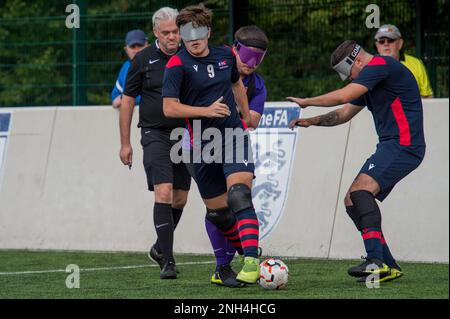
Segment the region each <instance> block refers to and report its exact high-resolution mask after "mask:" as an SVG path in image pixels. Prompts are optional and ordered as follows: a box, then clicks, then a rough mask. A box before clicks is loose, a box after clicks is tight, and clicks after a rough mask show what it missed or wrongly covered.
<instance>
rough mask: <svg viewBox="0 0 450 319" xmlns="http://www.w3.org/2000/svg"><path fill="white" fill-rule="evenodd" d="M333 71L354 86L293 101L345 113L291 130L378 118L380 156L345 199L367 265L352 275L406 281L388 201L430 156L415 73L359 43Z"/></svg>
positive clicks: (344, 50)
mask: <svg viewBox="0 0 450 319" xmlns="http://www.w3.org/2000/svg"><path fill="white" fill-rule="evenodd" d="M331 66H332V68H333V69H334V70H335V71H336V72H338V74H339V75H340V77H341V79H342V80H346V79H350V80H352V82H351V83H350V84H348V85H347V86H345V87H344V88H342V89H340V90H336V91H334V92H331V93H328V94H325V95H321V96H318V97H313V98H306V99H300V98H293V97H290V98H288V100H290V101H293V102H295V103H297V104H298V105H299V106H300V107H302V108H305V107H308V106H335V105H340V104H345V103H347V104H345V105H344V106H343V107H342V108H340V109H338V110H336V111H333V112H330V113H328V114H325V115H321V116H316V117H313V118H307V119H296V120H293V121H292V122H291V123H290V127H291V128H293V127H294V126H301V127H308V126H311V125H316V126H335V125H339V124H342V123H345V122H347V121H349V120H350V119H351V118H353V117H354V116H355V115H356V114H357V113H359V112H360V111H361V110H362V109H363V108H364V107H365V106H367V107H368V109H369V111H370V112H372V115H373V119H374V122H375V127H376V131H377V134H378V137H379V143H378V145H377V148H376V151H375V153H374V154H373V155H372V156H371V157H370V158H369V159H368V160H367V161H366V162H365V164H364V165H363V167H362V168H361V170H360V172H359V173H358V175H357V177H356V179H355V180H354V182H353V184H352V185H351V186H350V189H349V191H348V193H347V195H346V197H345V206H346V210H347V213H348V215H349V216H350V218H351V219H352V221H353V222H354V224H355V226H356V228H357V229H358V230H359V231H360V232H361V235H362V238H363V241H364V246H365V249H366V252H367V257H366V258H365V259H366V260H365V261H364V262H363V263H362V264H360V265H358V266H355V267H352V268H350V269H349V270H348V273H349V275H350V276H354V277H359V281H365V280H366V278H367V276H369V275H372V274H375V275H377V276H371V279H372V278H373V277H375V278H376V277H378V279H376V280H375V281H378V282H385V281H389V280H393V279H397V278H399V277H401V276H402V275H403V273H402V270H401V268H400V266H399V265H398V264H397V262H396V261H395V260H394V258H393V256H392V254H391V252H390V250H389V247H388V245H387V243H386V240H385V238H384V235H383V232H382V230H381V212H380V209H379V207H378V204H377V202H376V200H375V199H378V200H379V201H383V200H384V199H385V198H386V197H387V196H388V195H389V193H390V192H391V191H392V189H393V188H394V186H395V185H396V184H397V183H398V182H399V181H400V180H402V179H403V178H404V177H406V176H407V175H408V174H409V173H411V172H412V171H413V170H415V169H416V168H417V167H418V166H419V165H420V163H421V162H422V160H423V158H424V155H425V138H424V132H423V111H422V101H421V98H420V93H419V88H418V86H417V82H416V81H415V79H414V76H413V75H412V73H411V72H410V71H409V70H408V69H407V68H406V67H405V66H404V65H402V64H401V63H400V62H398V61H396V60H395V59H393V58H391V57H387V56H373V55H371V54H369V53H367V52H365V51H364V50H363V48H362V47H361V46H359V45H358V44H356V43H355V42H354V41H350V40H348V41H345V42H344V43H342V44H341V45H340V46H339V47H338V48H337V49H336V50H335V51H334V52H333V54H332V56H331Z"/></svg>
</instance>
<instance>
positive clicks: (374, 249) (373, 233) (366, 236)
mask: <svg viewBox="0 0 450 319" xmlns="http://www.w3.org/2000/svg"><path fill="white" fill-rule="evenodd" d="M361 235H362V238H363V240H364V247H365V248H366V252H367V258H370V259H372V258H376V259H378V260H383V246H382V245H381V237H382V234H381V228H375V227H371V228H364V229H363V230H362V231H361Z"/></svg>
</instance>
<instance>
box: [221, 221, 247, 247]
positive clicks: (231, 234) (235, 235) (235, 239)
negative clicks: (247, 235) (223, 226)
mask: <svg viewBox="0 0 450 319" xmlns="http://www.w3.org/2000/svg"><path fill="white" fill-rule="evenodd" d="M222 233H223V235H224V236H225V237H226V238H227V239H228V240H229V241H230V242H231V244H232V245H233V247H234V248H235V249H236V251H237V252H238V254H239V255H243V254H244V251H243V249H242V245H241V239H240V237H239V232H238V224H237V221H236V220H235V223H234V224H233V226H231V228H230V229H228V230H226V231H222Z"/></svg>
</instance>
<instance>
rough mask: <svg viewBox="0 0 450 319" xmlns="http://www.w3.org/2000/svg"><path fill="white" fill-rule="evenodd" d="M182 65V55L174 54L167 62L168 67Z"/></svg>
mask: <svg viewBox="0 0 450 319" xmlns="http://www.w3.org/2000/svg"><path fill="white" fill-rule="evenodd" d="M180 65H183V63H182V62H181V59H180V57H179V56H178V55H174V56H173V57H171V58H170V60H169V62H167V65H166V68H168V69H170V68H173V67H174V66H180Z"/></svg>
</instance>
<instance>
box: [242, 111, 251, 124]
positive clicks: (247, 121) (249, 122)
mask: <svg viewBox="0 0 450 319" xmlns="http://www.w3.org/2000/svg"><path fill="white" fill-rule="evenodd" d="M242 120H243V121H244V122H245V124H247V126H248V127H250V126H251V125H250V124H251V122H252V116H251V114H250V113H249V114H248V116H243V115H242Z"/></svg>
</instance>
